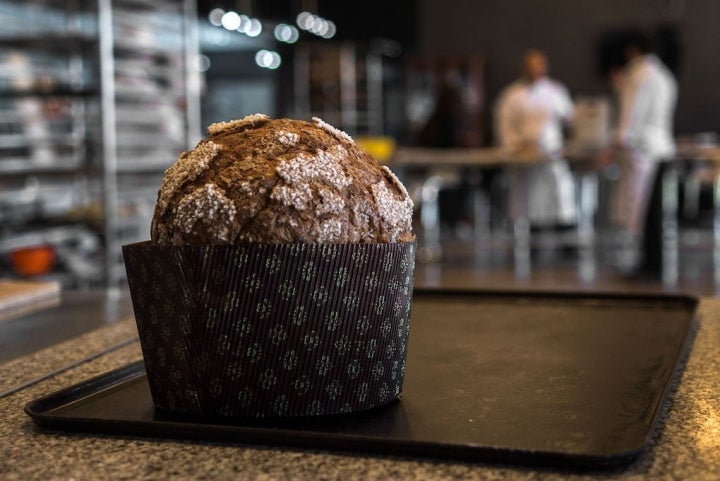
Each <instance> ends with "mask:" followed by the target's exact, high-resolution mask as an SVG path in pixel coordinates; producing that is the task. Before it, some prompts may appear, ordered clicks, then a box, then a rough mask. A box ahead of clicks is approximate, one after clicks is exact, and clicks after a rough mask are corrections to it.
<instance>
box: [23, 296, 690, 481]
mask: <svg viewBox="0 0 720 481" xmlns="http://www.w3.org/2000/svg"><path fill="white" fill-rule="evenodd" d="M414 294H418V295H421V296H424V295H430V296H455V297H457V296H459V297H478V296H480V297H499V298H517V297H525V298H533V299H542V298H550V299H553V300H562V299H563V298H565V299H573V300H582V299H589V300H618V301H625V302H628V301H667V302H674V303H679V304H682V305H683V306H684V307H685V308H688V309H689V310H690V312H691V317H690V319H689V320H688V328H687V330H686V331H685V334H684V337H683V340H682V342H681V343H680V349H679V351H678V353H677V355H676V356H675V358H674V359H673V360H672V366H673V368H672V372H671V375H670V378H669V379H668V382H667V383H665V386H664V389H663V392H662V393H661V395H660V396H659V402H658V403H657V405H656V406H655V409H654V412H653V417H652V422H651V423H650V425H649V428H648V430H647V432H646V434H645V438H644V439H643V440H642V442H641V443H640V444H639V445H638V446H636V447H634V448H632V449H629V450H627V451H622V452H615V453H611V454H572V453H561V452H552V451H540V450H529V449H514V448H508V447H498V446H485V445H471V444H452V443H443V442H425V441H413V440H395V439H387V438H386V439H384V440H383V441H382V442H383V445H384V447H385V449H382V451H385V452H381V449H378V447H377V443H378V436H368V435H355V434H347V433H325V432H321V431H311V430H307V431H306V430H298V429H288V428H268V427H264V426H260V427H258V426H247V425H242V424H222V423H214V422H212V421H210V422H208V423H202V422H198V421H197V420H188V421H179V420H178V421H176V420H156V421H144V420H143V421H140V420H131V421H127V420H110V419H108V420H98V419H97V418H88V417H75V416H63V415H57V414H51V412H52V411H53V410H55V409H59V408H61V407H63V406H69V405H71V404H74V403H77V402H81V401H82V400H84V399H88V398H91V397H94V396H97V395H98V394H100V393H102V392H104V391H107V390H112V389H118V388H121V387H122V386H123V385H125V384H130V383H132V382H138V381H139V380H141V379H142V378H143V377H146V372H145V365H144V361H143V359H139V360H137V361H134V362H132V363H129V364H127V365H125V366H121V367H119V368H116V369H113V370H111V371H108V372H104V373H102V374H99V375H97V376H94V377H92V378H89V379H86V380H83V381H80V382H78V383H75V384H73V385H71V386H68V387H65V388H62V389H60V390H57V391H54V392H51V393H49V394H45V395H43V396H40V397H38V398H36V399H34V400H32V401H30V402H28V403H27V404H26V405H25V406H24V408H23V409H24V412H25V413H26V414H27V415H28V416H30V417H31V418H32V420H33V421H34V422H35V423H36V424H37V425H38V426H39V427H41V428H44V429H60V430H63V431H75V432H84V433H85V434H88V435H99V434H110V435H115V436H118V435H120V436H122V435H129V436H133V437H136V436H140V437H153V438H158V439H162V438H174V439H177V438H181V439H188V438H190V439H192V440H193V441H196V442H228V443H231V444H236V445H243V446H273V447H276V448H286V449H299V450H307V449H316V450H327V451H332V452H337V451H340V452H347V453H350V454H353V453H363V454H370V455H375V456H387V455H395V456H398V455H399V456H415V457H418V458H442V459H454V460H460V461H471V462H480V463H493V464H494V463H509V464H512V465H524V466H532V467H536V468H538V467H554V468H570V469H581V470H582V471H590V470H597V469H611V468H618V467H622V466H627V465H629V463H630V462H632V461H633V460H635V459H636V458H637V457H638V456H639V455H640V454H641V453H642V452H643V451H645V450H646V449H648V448H649V446H650V440H651V439H652V437H653V435H654V433H655V432H656V431H657V429H658V423H659V422H660V417H661V416H660V413H661V411H662V408H663V406H664V405H665V403H666V402H667V400H668V397H669V393H670V392H671V391H672V390H673V386H676V385H677V382H678V379H679V377H680V376H681V375H682V372H683V370H684V366H685V363H686V360H687V357H688V356H689V354H690V351H691V347H692V346H691V344H692V342H693V341H694V338H695V331H696V327H697V306H698V304H699V298H698V297H696V296H692V295H688V294H683V293H669V294H665V293H624V292H623V293H617V292H587V293H586V292H582V291H578V292H569V293H567V292H556V291H549V292H548V291H541V290H538V291H516V290H477V289H432V288H420V289H414ZM98 385H99V386H98ZM98 387H99V388H98ZM378 409H382V407H380V408H378ZM158 425H160V426H161V429H159V430H158V429H154V428H152V427H151V426H158ZM197 427H202V428H203V429H204V431H203V435H202V436H196V435H195V436H193V435H190V436H188V435H187V433H191V432H192V429H193V428H197ZM209 432H211V433H212V435H209ZM233 433H234V434H235V436H230V435H229V434H233ZM223 434H224V435H223ZM238 434H239V436H238ZM251 435H252V436H251ZM429 447H432V452H433V453H435V454H430V455H428V448H429Z"/></svg>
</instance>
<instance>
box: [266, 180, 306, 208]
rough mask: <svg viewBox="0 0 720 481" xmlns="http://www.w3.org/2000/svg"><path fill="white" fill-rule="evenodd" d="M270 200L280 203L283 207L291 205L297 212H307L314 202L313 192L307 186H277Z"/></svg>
mask: <svg viewBox="0 0 720 481" xmlns="http://www.w3.org/2000/svg"><path fill="white" fill-rule="evenodd" d="M270 198H271V199H275V200H278V201H280V202H281V203H282V204H283V205H288V206H289V205H291V206H293V207H294V208H295V210H305V209H307V208H308V206H309V205H310V202H311V201H312V190H310V186H309V185H307V184H305V185H276V186H275V188H274V189H273V191H272V192H271V193H270Z"/></svg>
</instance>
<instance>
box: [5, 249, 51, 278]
mask: <svg viewBox="0 0 720 481" xmlns="http://www.w3.org/2000/svg"><path fill="white" fill-rule="evenodd" d="M10 264H11V265H12V268H13V270H14V271H15V273H16V274H18V275H21V276H39V275H42V274H47V273H48V272H50V269H52V267H53V265H54V264H55V249H53V247H52V246H49V245H42V246H34V247H23V248H21V249H16V250H14V251H12V252H10Z"/></svg>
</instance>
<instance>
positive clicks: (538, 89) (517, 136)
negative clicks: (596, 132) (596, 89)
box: [496, 77, 573, 153]
mask: <svg viewBox="0 0 720 481" xmlns="http://www.w3.org/2000/svg"><path fill="white" fill-rule="evenodd" d="M572 112H573V106H572V101H571V100H570V96H569V95H568V93H567V89H565V87H563V86H562V85H561V84H560V83H558V82H556V81H554V80H551V79H549V78H545V77H543V78H540V79H538V80H536V81H535V82H532V83H531V82H528V81H526V80H518V81H516V82H514V83H512V84H511V85H510V86H508V87H507V88H505V90H504V91H503V92H502V93H501V94H500V99H499V101H498V106H497V117H496V120H497V125H496V128H497V132H498V136H499V140H500V145H501V146H502V147H503V148H505V149H507V150H509V151H516V150H521V149H527V148H537V149H539V150H540V151H542V152H544V153H554V152H559V151H560V150H561V149H562V143H563V138H562V122H563V120H569V119H570V118H571V117H572Z"/></svg>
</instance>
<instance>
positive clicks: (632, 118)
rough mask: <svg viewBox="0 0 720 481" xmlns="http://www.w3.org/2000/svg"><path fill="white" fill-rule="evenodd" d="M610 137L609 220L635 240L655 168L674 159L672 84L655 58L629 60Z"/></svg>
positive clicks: (673, 98) (645, 56)
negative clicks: (615, 172) (614, 150)
mask: <svg viewBox="0 0 720 481" xmlns="http://www.w3.org/2000/svg"><path fill="white" fill-rule="evenodd" d="M619 97H620V99H619V100H620V114H619V118H618V125H617V129H616V132H615V139H614V140H615V143H616V144H617V145H619V146H621V147H622V148H621V149H620V150H619V151H618V158H617V161H618V165H619V166H620V179H619V180H618V182H617V184H616V186H615V189H614V192H613V197H612V200H611V205H610V215H611V219H612V220H613V221H614V222H615V223H616V224H618V225H619V226H621V227H623V228H625V229H626V230H627V231H628V232H630V233H632V234H634V235H636V236H639V235H640V233H641V232H642V229H643V224H644V219H645V217H646V212H647V207H648V200H649V198H650V195H651V191H650V190H651V187H652V181H653V176H654V174H655V170H656V169H655V165H656V162H657V161H659V160H662V159H664V158H668V157H670V156H672V155H673V154H674V153H675V143H674V141H673V133H672V125H673V114H674V111H675V101H676V98H677V84H676V82H675V79H674V78H673V76H672V74H671V73H670V71H669V70H668V69H667V67H665V65H663V63H662V62H661V61H660V59H658V58H657V57H656V56H655V55H644V56H641V57H637V58H635V59H633V60H632V61H631V62H630V63H629V64H628V65H627V67H626V69H625V79H624V80H623V83H622V84H621V86H620V91H619Z"/></svg>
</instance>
